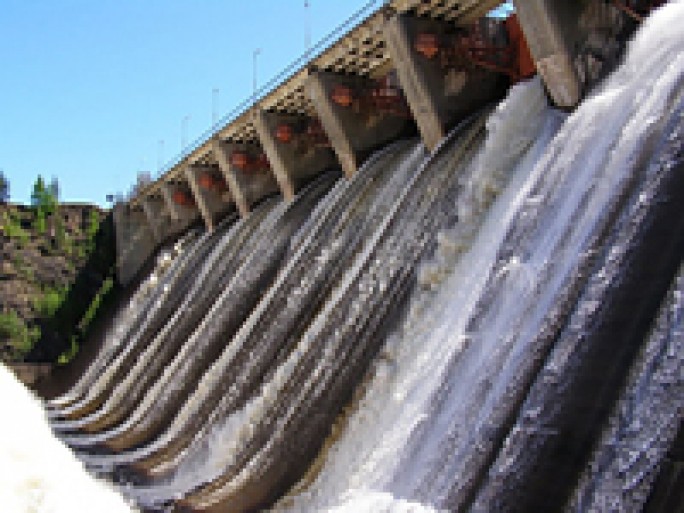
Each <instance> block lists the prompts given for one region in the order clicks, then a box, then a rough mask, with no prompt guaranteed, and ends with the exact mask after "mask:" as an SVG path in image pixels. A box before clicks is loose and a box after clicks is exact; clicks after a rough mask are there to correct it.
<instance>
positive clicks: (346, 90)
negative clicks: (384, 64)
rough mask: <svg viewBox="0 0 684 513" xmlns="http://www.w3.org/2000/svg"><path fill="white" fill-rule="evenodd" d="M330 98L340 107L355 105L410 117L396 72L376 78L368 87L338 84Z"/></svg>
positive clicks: (369, 109)
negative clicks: (354, 87)
mask: <svg viewBox="0 0 684 513" xmlns="http://www.w3.org/2000/svg"><path fill="white" fill-rule="evenodd" d="M330 99H331V100H332V101H333V102H334V103H335V104H337V105H339V106H340V107H345V108H349V107H354V109H356V110H357V111H359V112H368V113H371V112H379V113H382V114H391V115H394V116H399V117H410V112H409V109H408V105H407V103H406V98H405V97H404V92H403V91H402V89H401V86H400V85H399V80H398V78H397V76H396V74H395V73H394V72H391V73H388V74H387V75H385V76H384V77H382V78H380V79H378V80H375V81H374V82H373V84H372V85H371V86H370V87H369V88H367V89H361V88H356V89H353V88H352V87H350V86H348V85H341V84H337V85H335V86H334V87H333V88H332V90H331V91H330Z"/></svg>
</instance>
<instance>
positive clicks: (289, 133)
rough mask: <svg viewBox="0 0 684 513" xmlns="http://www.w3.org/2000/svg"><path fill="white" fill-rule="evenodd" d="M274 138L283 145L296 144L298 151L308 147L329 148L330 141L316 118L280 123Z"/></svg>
mask: <svg viewBox="0 0 684 513" xmlns="http://www.w3.org/2000/svg"><path fill="white" fill-rule="evenodd" d="M274 135H275V138H276V140H278V141H279V142H281V143H283V144H291V143H296V144H297V147H298V149H299V150H302V151H304V150H305V149H306V148H308V147H310V146H316V147H329V146H330V141H329V140H328V136H327V134H326V133H325V131H324V130H323V126H322V125H321V122H320V120H318V119H317V118H308V119H301V120H298V121H295V122H292V123H280V124H279V125H278V126H276V129H275V133H274Z"/></svg>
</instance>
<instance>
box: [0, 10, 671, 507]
mask: <svg viewBox="0 0 684 513" xmlns="http://www.w3.org/2000/svg"><path fill="white" fill-rule="evenodd" d="M681 19H684V2H681V1H675V2H671V3H670V4H669V5H667V6H666V7H665V8H663V9H661V10H659V11H657V12H656V13H654V14H653V15H652V16H651V17H650V18H649V19H648V20H647V21H646V22H645V23H644V25H643V27H642V28H641V29H640V32H639V33H638V34H637V36H636V39H635V40H634V41H633V42H632V43H631V44H630V47H629V48H628V52H627V55H626V58H625V59H626V60H625V63H624V64H623V65H621V66H620V67H619V68H618V69H617V71H616V72H615V73H613V75H612V76H610V77H609V78H607V79H606V81H605V82H604V83H603V84H602V85H601V86H600V87H599V88H598V89H597V90H596V91H595V92H593V94H592V95H591V96H590V97H589V98H587V99H586V100H585V101H584V102H583V103H582V104H581V105H580V107H579V108H578V109H577V110H576V111H575V112H573V113H572V114H570V115H566V114H564V113H561V112H559V111H556V110H554V109H552V108H551V107H549V105H548V103H547V98H546V95H545V94H544V90H543V87H542V85H541V83H540V81H539V80H538V79H534V80H532V81H529V82H526V83H521V84H518V85H516V86H514V87H513V88H511V90H510V91H509V94H508V96H507V97H506V99H505V100H504V101H503V102H501V103H500V104H499V105H498V106H496V107H491V108H489V109H485V110H484V111H483V112H480V113H479V114H477V115H474V116H472V117H471V118H470V119H468V120H466V121H464V122H463V123H462V124H461V125H460V126H458V127H456V128H455V129H454V130H453V131H452V132H451V133H450V134H449V136H448V137H447V138H445V140H444V141H443V142H442V144H441V145H440V147H439V148H437V149H436V150H435V151H434V152H432V153H431V154H429V153H428V152H426V150H425V148H424V147H423V146H422V144H420V143H419V142H418V141H415V140H405V141H399V142H396V143H394V144H392V145H390V146H388V147H387V148H385V149H383V150H381V151H379V152H377V153H376V154H374V155H373V156H371V157H370V158H369V159H368V160H367V161H366V163H365V164H364V166H363V168H362V169H360V170H359V172H358V173H356V174H355V175H354V176H353V177H352V178H350V179H348V180H337V175H335V174H334V173H328V174H325V175H324V176H322V177H319V178H318V179H317V180H315V181H314V182H313V183H311V184H309V185H308V186H307V187H306V188H305V189H304V190H303V191H301V192H300V193H299V194H298V196H297V198H296V199H295V200H294V201H292V202H289V203H288V202H283V201H279V200H277V199H274V200H270V201H267V202H265V203H263V204H262V205H261V206H259V207H258V208H256V210H255V211H254V212H253V213H252V215H250V216H249V217H247V218H246V219H243V220H239V221H237V220H235V219H229V220H226V221H225V222H224V223H223V224H222V225H221V226H220V227H219V229H217V230H216V231H215V232H214V233H213V234H204V235H199V236H198V235H191V236H188V238H187V240H184V241H182V243H179V244H177V245H176V246H175V247H173V248H170V249H168V250H167V251H165V252H163V253H162V254H161V256H160V257H159V259H158V264H157V269H156V271H155V272H154V273H153V277H152V278H150V279H149V280H147V281H146V282H144V283H143V284H142V285H141V287H140V288H139V290H138V291H137V292H136V293H135V294H134V296H133V299H132V301H131V304H130V305H129V307H127V308H126V309H125V310H124V311H122V312H119V313H118V314H117V315H118V316H117V322H116V327H115V329H114V330H113V331H112V332H111V333H110V334H108V336H107V338H106V339H105V340H104V342H103V346H102V350H101V351H100V354H99V355H98V356H97V357H96V358H95V359H94V361H93V362H92V364H91V365H90V367H89V368H88V369H87V370H86V371H85V373H84V374H83V376H82V377H81V379H80V380H79V382H78V383H77V384H76V385H75V386H74V387H73V388H72V390H71V391H70V392H68V393H67V394H65V395H63V396H62V397H59V398H57V399H55V400H53V401H50V402H49V403H48V405H47V406H48V413H49V416H50V419H51V424H52V427H53V429H54V431H55V432H56V433H57V434H58V436H59V437H60V438H61V439H62V440H63V441H65V442H67V443H68V444H69V445H71V446H72V447H73V448H75V449H76V450H77V451H78V452H77V454H78V456H79V457H80V458H81V460H82V461H83V462H84V463H85V464H86V465H87V466H88V467H89V468H90V469H91V470H92V471H94V472H95V473H97V474H98V475H101V476H107V477H110V478H112V479H114V480H115V481H116V482H117V483H118V485H119V487H120V490H121V491H122V492H123V493H124V494H125V495H126V496H127V497H129V498H131V499H132V500H134V501H135V502H136V504H138V505H139V506H140V507H142V508H144V509H145V510H149V511H204V512H215V513H218V512H224V511H255V510H262V509H264V508H266V507H271V506H272V508H273V510H274V511H280V512H286V511H291V512H296V513H303V512H307V511H311V512H322V511H329V512H336V513H342V512H353V513H364V512H368V513H378V512H407V513H408V512H414V513H436V512H441V511H472V512H493V511H511V512H513V511H520V512H529V511H558V510H561V509H563V508H565V509H566V510H567V511H568V512H570V511H606V510H614V511H640V510H641V507H642V506H643V504H644V502H645V501H646V500H647V498H648V494H649V492H650V490H651V488H652V484H653V482H654V480H655V478H656V476H657V473H658V469H659V468H660V464H661V461H662V459H663V458H664V457H665V454H666V453H667V452H668V450H669V448H670V446H671V445H672V443H673V440H674V438H675V436H677V429H679V427H680V425H681V422H682V420H683V418H684V413H683V411H682V407H683V406H684V405H683V404H682V403H681V401H682V397H683V395H682V394H683V392H682V389H683V387H684V377H683V376H682V374H681V359H682V354H683V353H682V348H681V345H682V324H681V320H682V294H683V293H684V292H683V291H682V284H683V283H684V278H682V276H681V271H680V274H679V276H678V277H676V276H677V269H678V268H679V266H680V264H681V260H682V255H681V252H682V249H683V248H682V246H684V243H683V242H682V232H684V226H683V224H684V221H682V219H683V218H684V215H681V210H682V207H681V206H680V205H681V204H683V203H684V198H682V191H684V184H683V183H682V178H681V169H682V162H681V160H682V159H683V158H684V157H683V156H684V151H682V150H683V148H682V146H683V143H682V140H684V137H683V136H682V134H683V133H684V99H683V94H684V93H683V91H684V88H683V87H682V86H683V85H684V32H682V31H681V30H680V29H679V24H678V20H681ZM678 159H679V160H678ZM677 166H679V167H677ZM676 170H679V171H676ZM668 198H669V199H668ZM668 216H669V217H668ZM659 237H661V238H659ZM663 237H664V238H663ZM653 248H658V250H657V251H654V249H653ZM172 257H173V258H172ZM649 273H650V274H649ZM668 287H669V291H668ZM599 376H600V378H601V379H598V378H599ZM0 377H2V376H0ZM588 384H589V385H588ZM594 392H595V395H596V397H595V398H594V397H590V396H592V393H594ZM590 399H591V400H590ZM593 399H595V400H593ZM645 426H653V429H649V428H648V427H645ZM51 443H55V442H54V440H53V442H51ZM549 455H553V457H549ZM0 486H2V485H1V484H0ZM18 486H19V485H18ZM19 487H20V486H19ZM0 500H2V499H0ZM12 500H14V499H12ZM276 501H277V502H276ZM273 504H275V506H273ZM122 507H125V506H124V505H122ZM78 510H79V509H78V507H75V508H74V509H73V511H78ZM17 511H24V510H22V509H17ZM39 511H40V510H39ZM98 511H107V510H106V509H103V508H98ZM112 511H114V510H112Z"/></svg>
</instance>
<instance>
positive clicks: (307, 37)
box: [304, 0, 311, 53]
mask: <svg viewBox="0 0 684 513" xmlns="http://www.w3.org/2000/svg"><path fill="white" fill-rule="evenodd" d="M310 50H311V18H310V17H309V0H304V51H305V52H306V53H309V51H310Z"/></svg>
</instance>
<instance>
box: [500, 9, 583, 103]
mask: <svg viewBox="0 0 684 513" xmlns="http://www.w3.org/2000/svg"><path fill="white" fill-rule="evenodd" d="M513 3H514V4H515V8H516V11H517V14H518V19H519V21H520V26H521V27H522V29H523V32H524V34H525V39H526V40H527V44H528V46H529V48H530V52H531V54H532V57H533V58H534V61H535V64H536V66H537V70H538V71H539V74H540V75H541V77H542V78H543V80H544V83H545V84H546V87H547V89H548V91H549V93H550V95H551V97H552V98H553V101H554V102H555V103H556V105H558V106H559V107H564V108H571V107H575V106H576V105H577V104H578V103H579V101H580V100H581V95H582V86H581V82H580V79H579V75H578V73H577V70H576V69H575V66H574V65H573V56H572V52H571V50H570V48H572V44H573V40H574V39H575V38H576V37H577V35H576V33H577V23H578V21H579V16H580V14H581V7H582V6H581V4H582V2H568V1H567V0H514V2H513Z"/></svg>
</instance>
